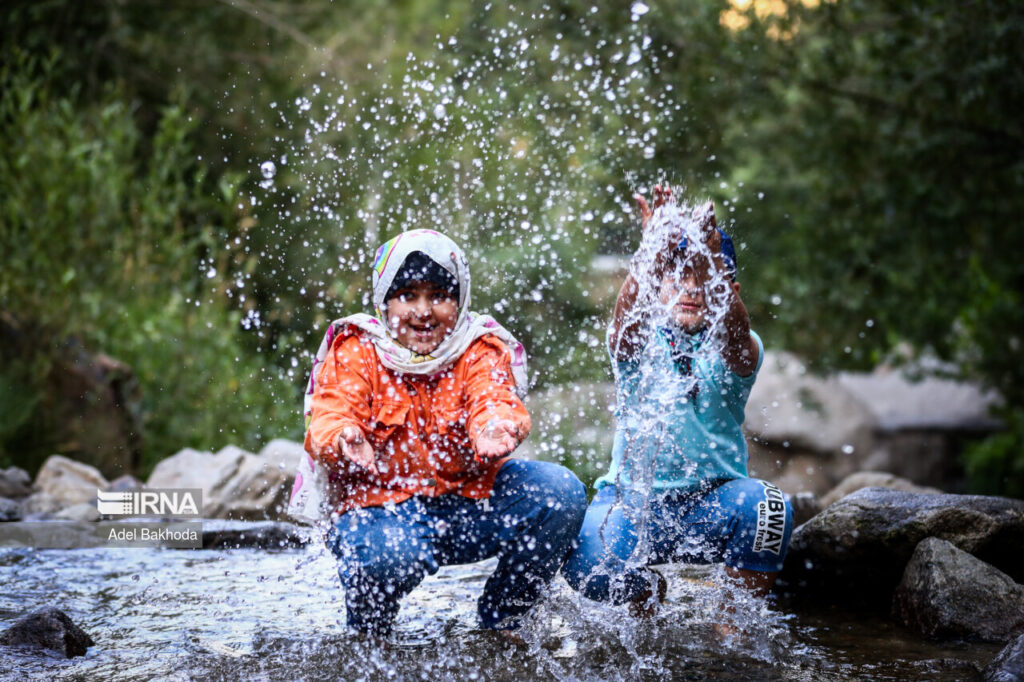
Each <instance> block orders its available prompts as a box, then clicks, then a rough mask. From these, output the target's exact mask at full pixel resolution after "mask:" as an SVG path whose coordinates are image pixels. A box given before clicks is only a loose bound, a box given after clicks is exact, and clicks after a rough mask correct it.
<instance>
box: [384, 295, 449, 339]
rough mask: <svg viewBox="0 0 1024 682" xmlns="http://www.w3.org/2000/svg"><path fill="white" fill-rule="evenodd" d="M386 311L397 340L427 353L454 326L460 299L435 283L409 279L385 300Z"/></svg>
mask: <svg viewBox="0 0 1024 682" xmlns="http://www.w3.org/2000/svg"><path fill="white" fill-rule="evenodd" d="M385 314H386V315H387V316H388V322H389V323H390V324H391V329H393V330H394V331H395V334H396V340H397V341H398V343H400V344H402V345H403V346H405V347H406V348H408V349H410V350H412V351H414V352H416V353H419V354H420V355H427V354H428V353H430V351H432V350H434V349H435V348H437V347H438V346H439V345H441V342H442V341H444V339H445V337H446V336H448V334H450V333H451V331H452V329H454V328H455V322H456V320H458V317H459V303H458V301H456V300H455V299H454V298H453V297H452V293H451V292H450V291H447V290H445V289H442V288H441V287H439V286H437V285H436V284H432V283H430V282H411V283H410V284H409V285H408V286H406V287H403V288H401V289H399V290H398V291H397V292H395V295H394V296H392V297H391V298H389V299H388V300H387V303H386V308H385Z"/></svg>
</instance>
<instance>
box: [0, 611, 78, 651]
mask: <svg viewBox="0 0 1024 682" xmlns="http://www.w3.org/2000/svg"><path fill="white" fill-rule="evenodd" d="M0 644H3V645H6V646H29V647H41V648H44V649H52V650H54V651H59V652H60V653H62V654H64V655H65V656H67V657H68V658H72V657H73V656H84V655H85V652H86V649H88V648H89V647H91V646H93V645H95V644H96V643H95V642H94V641H93V640H92V637H90V636H89V635H88V634H87V633H86V632H85V631H84V630H82V628H80V627H78V626H77V625H75V624H74V622H72V620H71V619H70V618H69V617H68V616H67V614H65V613H64V612H63V611H61V610H60V609H58V608H55V607H53V606H44V607H43V608H41V609H36V610H35V611H33V612H32V613H30V614H28V615H27V616H23V617H22V618H19V619H18V620H17V621H15V623H14V624H13V625H12V626H11V627H9V628H7V629H6V630H4V631H3V632H2V633H0Z"/></svg>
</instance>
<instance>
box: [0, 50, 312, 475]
mask: <svg viewBox="0 0 1024 682" xmlns="http://www.w3.org/2000/svg"><path fill="white" fill-rule="evenodd" d="M10 56H11V57H12V59H11V61H9V62H7V63H6V64H5V66H4V67H3V69H2V71H0V89H2V91H3V92H4V97H3V100H2V103H0V136H2V139H3V140H4V147H3V154H2V156H0V177H2V178H3V183H2V189H0V192H2V194H3V197H4V200H3V203H2V208H0V218H2V223H0V243H2V245H3V251H4V253H5V254H6V255H5V259H4V276H3V279H2V280H0V300H2V301H3V305H2V308H3V310H4V311H5V312H6V313H8V315H9V316H12V317H9V318H8V323H9V327H10V330H11V333H12V334H13V335H16V336H18V337H21V338H23V339H24V342H22V343H19V344H16V345H15V344H11V345H8V346H5V347H4V348H3V353H4V363H3V368H2V370H0V404H3V405H9V406H12V407H18V406H20V407H21V408H22V409H5V410H3V412H4V416H3V419H2V420H0V437H2V447H3V450H4V451H6V454H7V458H8V460H9V461H10V462H13V463H16V464H19V465H22V466H28V467H29V468H32V465H33V464H38V462H39V457H40V456H45V455H48V454H50V453H51V452H52V451H53V448H55V447H56V446H57V445H58V443H55V442H53V441H52V440H51V438H50V437H51V436H54V435H55V433H56V430H53V429H50V428H47V426H49V425H48V423H47V421H46V419H45V415H43V416H40V415H33V410H32V406H34V405H35V404H37V403H39V402H40V396H41V394H43V393H44V392H46V391H47V390H52V389H51V387H50V386H49V385H48V383H47V382H48V379H49V377H50V372H51V368H53V367H55V366H57V362H58V356H59V355H61V354H63V353H66V352H67V348H66V340H67V339H68V338H74V339H76V340H77V342H78V343H80V344H81V345H82V346H84V347H85V348H91V349H101V350H102V351H103V352H104V353H107V354H109V355H112V356H114V357H116V358H118V359H120V360H122V361H124V362H126V363H128V364H129V365H130V366H131V367H132V368H133V369H134V371H135V374H136V376H137V378H138V380H139V382H140V386H141V388H142V394H143V405H142V413H143V415H142V416H143V420H142V425H143V428H144V434H143V443H144V448H145V449H144V451H143V457H142V461H141V462H140V471H139V472H138V473H144V472H146V471H148V469H149V468H150V467H151V466H152V465H153V464H154V463H155V462H156V461H157V460H158V459H159V458H160V457H161V456H164V455H167V454H169V453H171V452H174V451H175V450H177V449H180V448H182V447H185V446H194V447H208V448H217V447H220V446H223V445H226V444H227V443H229V442H235V443H244V444H248V445H250V446H252V447H256V446H258V445H259V444H260V443H261V442H262V441H263V437H264V436H265V435H266V433H264V432H263V431H264V429H265V428H266V426H267V424H266V422H270V429H269V431H270V432H272V433H274V432H278V431H280V429H281V426H280V425H276V424H274V422H275V421H280V422H281V423H282V424H285V425H290V423H291V421H292V419H291V418H292V416H293V415H294V413H295V412H294V410H291V409H288V408H289V405H288V404H287V402H286V401H282V400H281V398H284V397H290V396H291V394H292V388H291V387H290V384H289V383H288V382H287V381H286V380H284V379H283V378H282V377H281V376H280V374H281V373H280V372H278V371H277V370H275V369H273V368H272V366H267V364H268V363H266V362H264V361H263V360H262V358H260V357H259V356H258V355H257V354H255V353H253V352H251V351H249V352H242V351H241V350H240V348H242V347H244V344H243V343H242V339H241V338H240V337H241V334H240V326H239V321H240V317H241V312H240V311H238V310H235V309H233V308H231V307H230V306H228V305H227V302H226V299H225V298H224V297H223V289H224V288H225V287H226V286H227V285H228V282H226V281H225V279H224V276H223V275H222V274H220V273H222V272H224V271H225V270H227V269H228V263H227V261H237V260H239V259H241V260H244V257H243V256H241V255H240V254H239V253H237V251H236V250H231V249H224V248H221V246H222V245H223V244H224V243H225V242H228V240H229V239H230V238H231V237H232V233H233V232H235V233H237V232H238V231H239V230H240V229H241V227H242V226H243V225H244V224H245V220H246V216H245V215H244V214H237V213H235V210H234V208H233V200H234V194H235V188H234V187H233V186H232V185H231V184H230V179H229V177H228V176H223V177H222V178H221V182H222V186H221V190H222V192H223V196H220V197H211V196H208V195H207V194H206V193H205V192H204V191H203V186H204V169H203V168H202V167H201V166H198V165H197V164H195V162H194V160H193V158H192V150H191V149H190V147H189V144H188V141H187V138H188V135H189V132H190V130H191V129H192V128H193V127H194V125H193V124H190V123H188V121H187V120H186V117H185V114H184V112H183V110H182V109H181V107H180V106H174V105H168V106H166V107H164V108H163V110H162V111H161V115H160V118H159V119H158V120H157V121H156V124H155V126H154V130H153V133H152V135H151V136H149V137H148V138H147V139H145V142H143V136H142V135H141V134H140V131H139V130H138V128H137V126H136V124H135V121H134V118H133V116H132V112H131V111H129V108H128V106H127V105H126V104H125V102H124V98H123V97H122V96H121V94H120V93H119V92H117V91H116V89H115V88H114V87H112V86H109V85H108V86H104V90H105V92H103V93H100V94H98V95H95V94H94V96H93V97H91V98H90V99H91V100H92V101H90V102H88V103H83V102H81V101H80V97H79V96H78V93H77V92H76V91H75V89H74V88H72V89H70V90H68V89H66V88H63V87H60V86H59V85H58V84H57V83H55V82H54V81H53V74H54V68H55V67H54V65H55V63H56V62H55V61H53V60H48V61H40V60H38V59H35V58H32V57H29V56H28V55H26V54H24V53H21V52H14V53H13V54H11V55H10ZM143 148H144V151H143ZM228 243H230V242H228ZM236 265H237V263H236ZM122 407H123V408H126V407H127V406H122ZM25 427H29V428H27V429H26V428H25ZM69 454H70V453H69Z"/></svg>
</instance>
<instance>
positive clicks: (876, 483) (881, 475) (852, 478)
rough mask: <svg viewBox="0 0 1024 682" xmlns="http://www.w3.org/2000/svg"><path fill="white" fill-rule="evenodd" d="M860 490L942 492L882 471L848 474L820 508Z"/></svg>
mask: <svg viewBox="0 0 1024 682" xmlns="http://www.w3.org/2000/svg"><path fill="white" fill-rule="evenodd" d="M861 488H888V489H889V490H903V491H905V492H908V493H938V494H941V493H942V492H943V491H941V490H939V489H938V488H930V487H928V486H923V485H917V484H916V483H914V482H912V481H908V480H907V479H905V478H900V477H899V476H893V475H892V474H889V473H886V472H884V471H858V472H857V473H855V474H850V475H849V476H847V477H846V478H844V479H843V481H842V482H841V483H840V484H839V485H837V486H836V487H835V488H833V489H832V490H830V491H829V492H828V493H826V494H825V495H824V496H823V497H822V498H821V506H822V508H824V507H828V506H829V505H831V504H832V503H833V502H837V501H838V500H841V499H843V498H844V497H846V496H847V495H849V494H850V493H855V492H857V491H858V490H860V489H861Z"/></svg>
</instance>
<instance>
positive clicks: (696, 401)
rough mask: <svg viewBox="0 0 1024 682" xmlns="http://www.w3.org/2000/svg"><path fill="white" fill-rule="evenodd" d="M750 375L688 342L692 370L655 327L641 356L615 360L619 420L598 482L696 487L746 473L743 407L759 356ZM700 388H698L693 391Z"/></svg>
mask: <svg viewBox="0 0 1024 682" xmlns="http://www.w3.org/2000/svg"><path fill="white" fill-rule="evenodd" d="M751 336H753V338H754V340H755V341H756V342H757V350H758V358H757V367H756V368H755V369H754V372H753V373H752V374H751V375H750V376H748V377H741V376H738V375H736V374H734V373H733V372H732V371H730V370H729V368H728V367H726V366H725V362H724V361H723V360H722V358H721V356H720V355H719V354H717V353H714V352H711V351H709V350H707V349H704V350H703V351H702V349H701V347H700V342H699V341H698V340H696V339H695V338H694V337H686V336H684V337H682V342H684V343H689V344H690V349H689V351H688V353H687V354H688V355H691V356H692V358H693V360H692V363H691V367H692V368H693V370H692V373H691V374H689V375H688V374H686V373H684V372H682V371H680V369H679V367H678V366H677V364H676V362H675V361H674V360H673V358H672V354H671V348H670V346H669V340H668V336H667V334H666V332H665V330H659V331H658V332H657V333H655V334H652V338H651V341H650V342H649V343H648V345H647V347H646V348H645V349H644V351H643V352H642V353H641V355H640V358H639V359H638V360H636V361H632V360H630V361H619V362H616V363H615V386H616V401H617V402H616V411H615V416H616V419H617V426H616V429H615V441H614V443H613V445H612V463H611V467H610V468H609V469H608V473H607V474H605V475H604V476H602V477H601V478H599V479H598V480H597V482H596V483H595V484H594V485H595V487H597V488H602V487H604V486H606V485H608V484H609V483H616V484H618V485H632V484H634V483H638V484H640V485H642V486H644V487H648V486H649V487H650V488H652V489H654V490H668V489H684V490H689V489H693V488H697V487H698V486H699V485H700V484H701V482H702V481H707V480H710V479H734V478H745V477H746V476H747V442H746V439H745V438H744V437H743V430H742V429H741V428H740V427H741V425H742V424H743V417H744V407H745V406H746V404H747V398H748V397H749V396H750V389H751V387H752V386H753V385H754V380H755V379H756V377H757V373H758V371H759V370H760V369H761V363H762V362H763V360H764V344H763V343H762V341H761V337H759V336H758V335H757V334H755V333H753V332H751ZM694 389H696V390H694Z"/></svg>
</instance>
